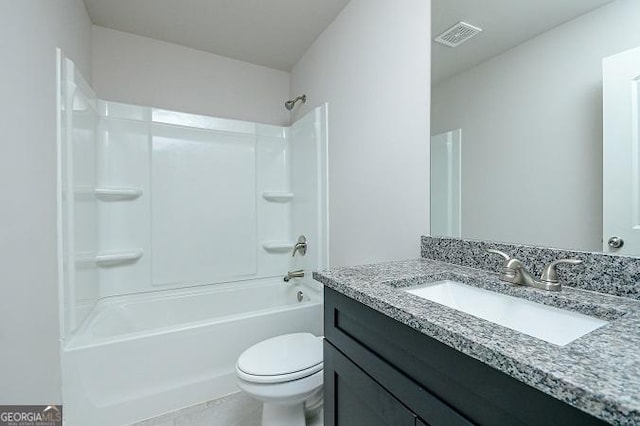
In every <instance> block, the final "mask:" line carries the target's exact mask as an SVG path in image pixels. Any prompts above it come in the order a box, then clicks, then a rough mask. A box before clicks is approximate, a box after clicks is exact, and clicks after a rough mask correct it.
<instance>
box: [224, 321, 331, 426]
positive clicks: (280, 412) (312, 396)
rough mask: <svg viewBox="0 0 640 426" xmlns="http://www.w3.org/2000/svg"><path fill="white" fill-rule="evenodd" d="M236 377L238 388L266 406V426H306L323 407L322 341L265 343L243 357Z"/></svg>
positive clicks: (287, 338)
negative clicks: (308, 418)
mask: <svg viewBox="0 0 640 426" xmlns="http://www.w3.org/2000/svg"><path fill="white" fill-rule="evenodd" d="M236 374H237V376H238V387H240V389H242V390H243V391H244V392H246V393H247V394H248V395H249V396H251V397H253V398H254V399H257V400H258V401H261V402H262V404H263V409H262V426H276V425H277V426H305V424H306V423H305V415H306V417H310V416H312V415H314V414H315V413H317V412H318V411H319V410H320V408H321V407H322V401H323V399H322V337H317V336H314V335H313V334H310V333H293V334H284V335H282V336H277V337H273V338H271V339H267V340H263V341H262V342H260V343H257V344H255V345H253V346H252V347H250V348H249V349H247V350H246V351H244V352H243V353H242V354H241V355H240V357H239V358H238V362H237V363H236Z"/></svg>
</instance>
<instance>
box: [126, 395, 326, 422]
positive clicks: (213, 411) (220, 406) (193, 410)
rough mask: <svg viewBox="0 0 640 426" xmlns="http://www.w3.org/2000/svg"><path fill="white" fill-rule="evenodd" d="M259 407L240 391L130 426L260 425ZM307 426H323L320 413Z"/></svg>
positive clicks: (260, 410)
mask: <svg viewBox="0 0 640 426" xmlns="http://www.w3.org/2000/svg"><path fill="white" fill-rule="evenodd" d="M261 416H262V405H261V404H260V403H259V402H257V401H255V400H253V399H251V398H249V397H248V396H247V395H245V394H244V393H242V392H236V393H232V394H231V395H227V396H225V397H222V398H219V399H215V400H213V401H207V402H203V403H200V404H196V405H192V406H190V407H186V408H183V409H181V410H177V411H173V412H170V413H166V414H163V415H161V416H158V417H153V418H151V419H147V420H144V421H142V422H138V423H134V424H133V425H131V426H260V417H261ZM307 426H323V421H322V412H320V413H319V415H317V416H315V417H314V418H313V419H310V421H309V423H308V424H307Z"/></svg>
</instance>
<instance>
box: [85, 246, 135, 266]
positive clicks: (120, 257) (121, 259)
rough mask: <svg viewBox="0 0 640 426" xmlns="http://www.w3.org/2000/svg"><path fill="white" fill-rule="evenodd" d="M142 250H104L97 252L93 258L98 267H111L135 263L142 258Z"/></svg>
mask: <svg viewBox="0 0 640 426" xmlns="http://www.w3.org/2000/svg"><path fill="white" fill-rule="evenodd" d="M142 253H143V251H142V249H130V250H106V251H102V252H99V253H98V255H97V256H96V258H95V261H96V264H97V265H98V266H113V265H117V264H119V263H131V262H135V261H137V260H138V259H140V258H141V257H142Z"/></svg>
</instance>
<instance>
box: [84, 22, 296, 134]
mask: <svg viewBox="0 0 640 426" xmlns="http://www.w3.org/2000/svg"><path fill="white" fill-rule="evenodd" d="M93 88H94V89H95V91H96V93H97V94H98V97H99V98H101V99H107V100H111V101H118V102H125V103H130V104H135V105H152V106H155V107H158V108H166V109H171V110H178V111H184V112H190V113H194V114H203V115H212V116H214V117H225V118H233V119H236V120H248V121H257V122H259V123H266V124H274V125H277V126H284V125H288V124H289V118H290V117H289V112H288V111H287V110H286V109H285V108H284V102H285V101H286V100H287V99H289V73H288V72H284V71H279V70H274V69H271V68H267V67H262V66H259V65H253V64H250V63H248V62H243V61H238V60H236V59H231V58H226V57H224V56H219V55H214V54H213V53H209V52H203V51H200V50H195V49H190V48H188V47H184V46H180V45H177V44H173V43H167V42H164V41H160V40H154V39H152V38H148V37H141V36H138V35H135V34H129V33H124V32H121V31H115V30H111V29H108V28H102V27H98V26H94V27H93Z"/></svg>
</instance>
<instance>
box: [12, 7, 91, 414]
mask: <svg viewBox="0 0 640 426" xmlns="http://www.w3.org/2000/svg"><path fill="white" fill-rule="evenodd" d="M56 47H61V48H62V49H63V50H64V51H65V53H66V55H67V56H69V57H70V58H71V59H73V60H74V61H75V62H76V64H77V65H78V67H79V68H80V70H81V71H82V73H84V75H85V76H91V23H90V21H89V17H88V16H87V12H86V10H85V7H84V3H83V2H82V0H58V1H43V0H20V1H11V0H5V1H2V2H0V52H2V57H3V62H2V66H1V67H0V82H1V83H0V84H1V85H2V90H1V91H0V92H1V93H2V97H1V98H0V117H1V118H0V129H2V132H1V134H2V143H0V182H2V190H3V191H2V192H3V193H2V208H0V267H1V269H0V270H1V271H2V285H1V287H0V291H1V294H0V348H1V350H0V404H50V403H60V402H61V399H62V397H61V394H60V357H59V346H58V338H59V328H58V288H57V285H58V277H57V272H58V270H57V254H56V253H57V248H56V247H57V246H56V244H57V243H56V66H55V48H56Z"/></svg>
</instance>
